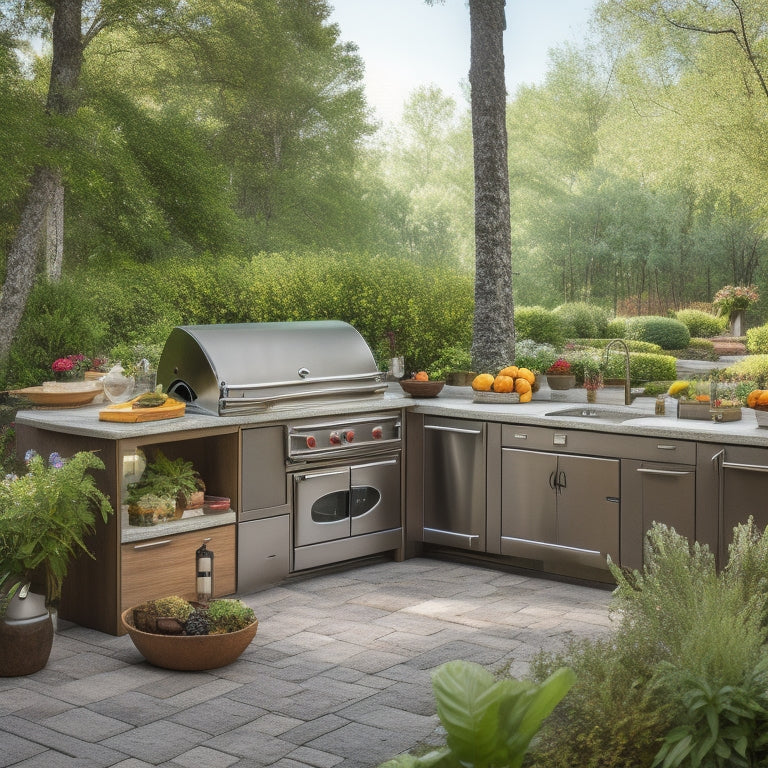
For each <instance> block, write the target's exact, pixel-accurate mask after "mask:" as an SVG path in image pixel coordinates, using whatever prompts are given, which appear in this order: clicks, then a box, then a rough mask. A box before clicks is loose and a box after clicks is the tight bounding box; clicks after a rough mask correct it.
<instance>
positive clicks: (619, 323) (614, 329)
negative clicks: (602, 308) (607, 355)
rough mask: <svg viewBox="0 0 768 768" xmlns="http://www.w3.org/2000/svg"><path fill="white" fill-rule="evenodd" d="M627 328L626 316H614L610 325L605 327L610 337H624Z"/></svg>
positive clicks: (606, 333)
mask: <svg viewBox="0 0 768 768" xmlns="http://www.w3.org/2000/svg"><path fill="white" fill-rule="evenodd" d="M626 330H627V319H626V318H625V317H614V318H613V320H611V322H610V323H608V327H607V328H606V329H605V336H607V337H608V338H609V339H623V338H624V337H625V334H626Z"/></svg>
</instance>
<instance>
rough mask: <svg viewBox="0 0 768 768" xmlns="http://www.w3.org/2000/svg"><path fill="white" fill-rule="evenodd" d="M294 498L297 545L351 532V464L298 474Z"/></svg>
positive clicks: (294, 487)
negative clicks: (349, 465)
mask: <svg viewBox="0 0 768 768" xmlns="http://www.w3.org/2000/svg"><path fill="white" fill-rule="evenodd" d="M293 499H294V522H293V524H294V532H293V534H294V545H295V546H297V547H301V546H304V545H306V544H316V543H318V542H321V541H331V540H332V539H340V538H343V537H345V536H349V534H350V525H349V467H330V468H327V469H320V470H316V471H313V472H299V473H297V474H295V475H294V476H293Z"/></svg>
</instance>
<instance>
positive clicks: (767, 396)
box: [747, 389, 768, 428]
mask: <svg viewBox="0 0 768 768" xmlns="http://www.w3.org/2000/svg"><path fill="white" fill-rule="evenodd" d="M747 407H748V408H752V409H753V410H754V412H755V418H756V419H757V426H758V427H763V428H766V427H768V389H753V390H752V391H751V392H750V393H749V394H748V395H747Z"/></svg>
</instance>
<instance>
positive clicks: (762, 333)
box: [747, 325, 768, 355]
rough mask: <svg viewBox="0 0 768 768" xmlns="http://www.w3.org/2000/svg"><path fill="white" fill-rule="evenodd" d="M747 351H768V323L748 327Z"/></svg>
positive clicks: (755, 353)
mask: <svg viewBox="0 0 768 768" xmlns="http://www.w3.org/2000/svg"><path fill="white" fill-rule="evenodd" d="M747 351H748V352H750V353H751V354H753V355H764V354H766V353H768V325H760V326H758V327H757V328H748V329H747Z"/></svg>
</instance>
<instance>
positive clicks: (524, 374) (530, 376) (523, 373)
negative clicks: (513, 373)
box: [517, 368, 536, 384]
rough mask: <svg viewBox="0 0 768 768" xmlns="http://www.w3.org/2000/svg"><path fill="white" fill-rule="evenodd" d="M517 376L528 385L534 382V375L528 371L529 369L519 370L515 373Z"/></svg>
mask: <svg viewBox="0 0 768 768" xmlns="http://www.w3.org/2000/svg"><path fill="white" fill-rule="evenodd" d="M517 375H518V376H519V377H520V378H521V379H525V380H526V381H527V382H528V383H529V384H533V382H534V381H536V374H535V373H534V372H533V371H532V370H530V368H520V369H518V371H517Z"/></svg>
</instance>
